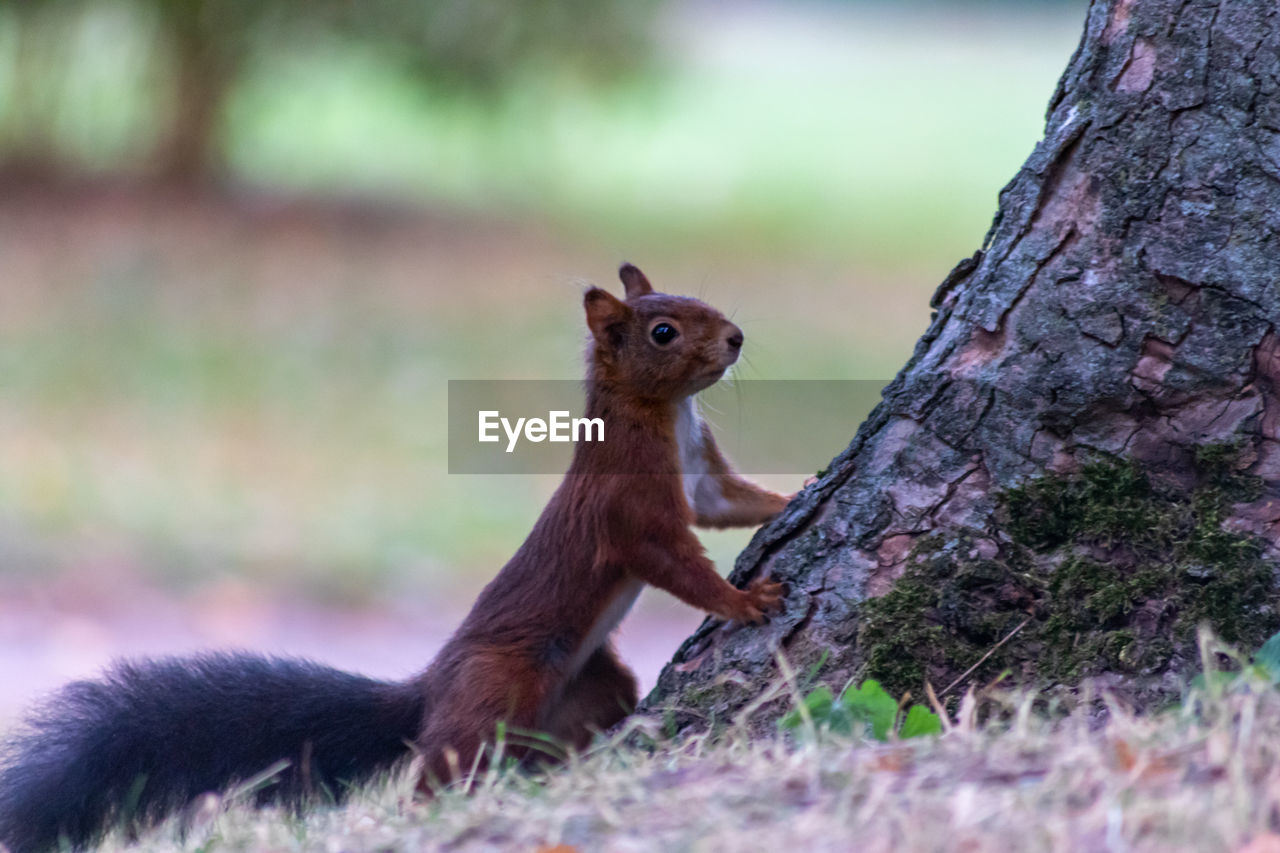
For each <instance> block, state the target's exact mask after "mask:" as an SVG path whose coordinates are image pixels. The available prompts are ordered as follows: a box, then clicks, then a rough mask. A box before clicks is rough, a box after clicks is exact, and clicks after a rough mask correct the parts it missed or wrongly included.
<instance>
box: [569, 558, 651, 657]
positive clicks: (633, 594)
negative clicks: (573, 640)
mask: <svg viewBox="0 0 1280 853" xmlns="http://www.w3.org/2000/svg"><path fill="white" fill-rule="evenodd" d="M642 589H644V581H642V580H637V579H634V578H629V579H627V580H626V581H624V582H623V584H622V585H621V586H620V587H619V588H618V592H617V594H616V595H614V597H613V601H611V602H609V606H608V607H606V608H605V609H604V611H603V612H602V613H601V614H600V616H599V618H597V619H596V622H595V624H594V625H592V626H591V630H590V631H589V632H588V633H587V636H586V637H584V638H583V640H582V645H580V646H578V650H577V651H576V652H574V654H573V657H572V658H571V659H570V660H569V667H568V677H569V678H573V676H575V675H577V674H578V671H579V670H581V669H582V665H583V664H585V663H586V662H587V658H589V657H591V655H593V654H594V653H595V651H596V649H598V648H600V647H601V646H602V645H604V641H605V640H606V639H608V637H609V635H610V634H612V633H613V629H614V628H617V627H618V624H619V623H620V622H622V619H623V617H625V616H626V615H627V611H629V610H630V609H631V605H633V604H635V603H636V599H637V598H638V597H639V596H640V590H642Z"/></svg>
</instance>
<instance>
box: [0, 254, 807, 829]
mask: <svg viewBox="0 0 1280 853" xmlns="http://www.w3.org/2000/svg"><path fill="white" fill-rule="evenodd" d="M619 276H620V278H621V279H622V282H623V284H624V286H625V288H626V298H625V300H621V299H618V298H616V297H614V296H613V295H611V294H610V293H608V292H606V291H604V290H602V289H600V288H598V287H591V288H590V289H588V290H587V291H586V293H585V295H584V298H583V304H584V307H585V310H586V320H587V327H588V329H589V330H590V343H589V346H588V353H587V383H586V387H587V400H586V416H587V417H589V418H597V417H598V418H602V419H603V420H604V422H605V429H606V435H607V436H608V438H609V440H608V441H604V442H580V443H578V444H576V445H575V447H574V456H573V461H572V463H571V464H570V467H569V470H568V472H567V474H566V475H565V478H564V481H563V482H562V483H561V485H560V487H559V488H558V489H557V490H556V492H555V494H554V495H553V496H552V497H551V499H550V501H549V502H548V503H547V506H546V508H545V509H543V511H542V514H541V516H539V518H538V520H537V522H536V523H535V524H534V527H533V531H532V532H531V533H530V534H529V536H528V538H527V539H526V540H525V542H524V544H523V545H521V546H520V548H519V550H517V551H516V553H515V555H514V556H513V557H512V558H511V560H510V561H509V562H508V563H507V564H506V565H505V566H504V567H503V568H502V570H501V571H500V572H499V573H498V575H497V576H496V577H495V578H494V579H493V580H492V581H491V582H490V583H489V585H488V586H486V587H485V589H484V590H483V591H482V592H481V593H480V595H479V597H478V598H477V599H476V602H475V604H474V606H473V607H472V609H471V612H470V613H469V614H468V615H467V617H466V619H465V620H464V621H463V623H462V625H461V626H460V627H459V628H458V630H457V632H456V633H455V634H454V635H453V637H452V638H451V639H450V640H449V641H448V642H447V643H446V645H445V646H444V648H443V649H442V650H441V651H440V653H439V655H438V656H437V657H436V659H435V660H434V661H433V662H432V663H431V665H430V666H429V667H428V668H427V669H426V671H425V672H423V673H422V674H421V675H419V676H417V677H415V678H412V679H410V680H409V681H407V682H400V683H389V682H380V681H374V680H371V679H366V678H363V677H361V676H356V675H351V674H348V673H343V672H340V671H337V670H333V669H329V668H327V667H323V666H319V665H317V664H312V663H309V662H304V661H294V660H281V659H272V658H264V657H260V656H255V655H249V654H211V655H202V656H197V657H194V658H187V659H181V658H171V659H163V660H158V661H150V662H142V663H136V664H135V663H123V664H119V665H117V666H116V667H115V668H114V669H113V670H111V671H109V672H108V673H107V675H106V676H104V677H103V679H102V680H99V681H85V682H76V683H73V684H71V685H68V686H67V687H65V688H63V690H62V691H61V692H59V693H57V694H55V695H54V696H53V697H52V698H51V700H49V701H48V702H47V703H46V704H45V705H44V706H43V707H42V708H41V709H40V710H39V711H38V712H37V713H35V714H34V715H33V716H32V717H31V718H30V719H29V721H28V725H27V727H26V729H25V730H23V731H22V732H20V733H19V734H18V735H16V736H15V737H13V738H11V740H10V741H9V744H8V746H7V749H6V752H5V762H4V766H3V768H0V842H3V843H4V844H6V845H7V846H8V847H9V849H10V850H11V851H12V853H38V851H46V850H51V849H57V848H59V847H61V846H70V847H72V848H82V847H84V846H86V845H88V844H91V843H93V842H94V841H95V840H96V839H98V838H100V837H101V835H102V834H103V833H104V832H105V831H106V830H107V829H109V828H111V827H113V826H119V825H123V826H124V827H126V828H127V829H129V830H130V831H136V830H137V829H139V828H141V827H143V826H145V825H147V824H149V823H151V822H154V821H155V820H158V819H160V818H162V817H163V816H164V815H166V814H168V813H171V812H173V811H174V810H177V809H181V808H183V807H184V806H185V805H186V804H188V803H189V802H191V801H192V800H193V799H195V798H196V797H198V796H199V795H201V794H202V793H204V792H207V791H221V790H225V789H226V788H228V787H229V786H230V785H231V784H233V783H234V782H236V781H242V780H244V779H247V778H250V777H253V776H255V775H257V774H260V773H262V772H263V771H264V770H267V769H268V768H271V767H273V766H275V767H283V768H284V769H282V770H280V771H279V772H278V774H277V775H276V776H275V777H274V779H273V784H270V785H268V786H266V787H264V788H263V789H262V790H261V793H260V794H259V795H258V798H259V800H260V801H262V802H269V801H276V802H281V801H283V802H286V803H289V804H292V805H295V806H297V805H300V804H301V803H302V802H303V801H305V800H306V799H307V798H308V797H311V796H313V795H314V794H315V793H316V792H317V791H321V792H327V793H328V794H330V795H331V796H333V797H341V796H342V794H343V793H344V791H345V789H346V787H349V786H350V785H352V784H355V783H358V782H360V781H363V780H365V779H368V778H369V777H370V776H372V775H373V774H375V773H377V772H379V771H385V770H387V769H389V768H390V767H392V766H394V765H395V764H396V763H397V762H399V761H400V760H402V759H403V758H404V757H406V756H408V755H410V754H416V755H418V756H419V757H420V760H421V762H422V768H423V770H422V774H421V776H420V781H419V786H418V787H419V790H420V791H423V792H425V793H428V794H429V793H430V792H431V791H432V790H433V789H435V788H436V787H438V786H441V785H448V784H450V783H456V782H458V781H459V780H460V779H462V778H464V777H465V776H466V775H467V774H468V773H469V772H470V771H471V770H472V769H473V768H478V767H483V766H485V763H486V761H487V760H488V759H487V745H488V744H490V743H492V742H493V741H494V739H495V736H496V735H497V733H498V731H499V728H500V727H505V728H506V729H507V730H508V731H511V732H516V733H519V732H543V733H546V734H548V735H550V736H551V737H552V738H554V739H555V740H556V741H559V742H561V743H563V744H566V745H568V746H570V747H573V748H582V747H584V746H586V745H587V744H588V743H589V742H590V740H591V738H592V737H593V736H594V734H595V733H597V732H602V731H605V730H608V729H609V728H611V727H612V726H614V725H615V724H617V723H618V722H619V721H621V720H622V719H623V718H625V717H626V716H627V715H628V714H629V713H630V712H631V711H632V710H633V709H634V707H635V704H636V699H637V695H636V682H635V677H634V676H633V675H632V673H631V672H630V670H628V669H627V667H626V666H625V665H624V664H622V663H621V662H620V661H619V660H618V658H617V656H616V655H615V653H614V651H613V648H612V646H611V645H610V642H609V636H610V634H611V633H612V631H613V629H614V628H615V627H617V625H618V623H619V622H620V621H621V620H622V618H623V617H624V616H625V615H626V613H627V611H628V610H629V609H630V607H631V605H632V604H633V603H634V601H635V599H636V597H637V596H638V595H639V593H640V590H641V589H642V587H643V586H644V585H645V584H651V585H653V586H656V587H659V588H661V589H664V590H666V591H667V592H670V593H671V594H672V595H674V596H676V597H677V598H679V599H681V600H682V601H685V602H686V603H688V604H690V605H692V606H694V607H697V608H699V609H702V610H705V611H707V612H708V613H711V614H714V615H716V616H719V617H721V618H722V619H730V620H738V621H742V622H758V621H760V620H762V619H764V618H765V616H766V615H767V614H769V613H770V612H773V611H775V610H776V609H777V608H779V607H780V606H781V602H782V596H783V589H782V586H781V585H780V584H778V583H775V582H773V581H771V580H768V579H764V578H760V579H757V580H755V581H753V582H752V583H751V584H750V585H749V586H748V587H747V588H746V589H738V588H736V587H734V586H732V585H731V584H729V583H728V582H727V581H725V580H724V579H723V578H721V577H720V575H719V574H717V573H716V570H715V566H714V565H713V564H712V562H711V560H710V559H708V558H707V556H706V554H705V553H704V551H703V548H702V545H701V543H700V542H699V541H698V538H697V537H696V536H695V535H694V533H693V532H692V530H690V525H691V524H697V525H701V526H707V527H730V526H749V525H757V524H761V523H763V522H765V521H768V520H769V519H771V518H773V517H774V516H775V515H777V514H778V513H779V512H781V510H782V509H783V507H784V506H785V505H786V502H787V498H785V497H783V496H782V495H779V494H776V493H774V492H771V491H768V490H766V489H763V488H761V487H760V486H758V485H756V484H754V483H751V482H749V481H747V480H745V479H743V478H742V477H740V476H738V475H737V474H736V473H735V472H734V471H733V469H732V468H731V467H730V466H729V463H728V462H727V461H726V460H725V458H724V456H723V455H722V454H721V453H720V451H719V449H718V448H717V447H716V443H715V440H714V438H713V436H712V433H711V431H710V429H709V428H708V427H707V425H706V423H705V422H703V421H702V420H701V418H700V417H699V416H698V414H697V411H696V408H695V405H694V399H693V397H694V395H695V394H696V393H697V392H698V391H700V390H702V389H704V388H707V387H709V386H710V385H712V384H713V383H715V382H716V381H717V380H719V379H720V377H721V376H723V375H724V372H725V371H726V370H727V369H728V368H729V366H730V365H732V364H733V363H734V362H735V361H737V359H738V355H739V352H740V351H741V348H742V343H743V335H742V330H741V329H739V328H738V327H737V326H735V325H734V324H733V323H731V322H729V321H728V320H727V319H725V317H724V316H723V315H722V314H720V312H718V311H716V310H715V309H714V308H712V307H711V306H709V305H707V304H705V303H703V302H700V301H698V300H696V299H692V298H689V297H681V296H671V295H668V294H664V293H657V292H655V291H654V290H653V288H652V286H651V285H650V284H649V281H648V279H647V278H645V276H644V274H643V273H642V272H640V270H639V269H637V268H636V267H634V266H632V265H630V264H625V265H623V266H622V268H621V269H620V271H619ZM410 745H411V746H410ZM504 748H505V751H506V754H507V755H512V756H514V757H516V758H522V757H530V758H532V757H534V756H535V754H534V753H533V752H531V751H530V746H529V744H528V742H525V741H522V740H521V739H520V738H518V737H517V738H513V739H512V740H511V741H510V742H509V743H507V744H505V745H504Z"/></svg>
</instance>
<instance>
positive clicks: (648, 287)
mask: <svg viewBox="0 0 1280 853" xmlns="http://www.w3.org/2000/svg"><path fill="white" fill-rule="evenodd" d="M618 278H620V279H622V284H623V286H624V287H626V289H627V298H628V299H634V298H636V297H637V296H644V295H645V294H647V293H653V285H652V284H650V283H649V279H647V278H645V275H644V273H642V272H640V268H639V267H637V266H635V265H634V264H623V265H622V266H621V267H619V268H618Z"/></svg>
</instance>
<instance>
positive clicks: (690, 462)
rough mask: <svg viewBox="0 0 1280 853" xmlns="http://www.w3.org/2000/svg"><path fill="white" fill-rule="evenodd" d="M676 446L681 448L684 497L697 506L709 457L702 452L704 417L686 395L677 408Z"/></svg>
mask: <svg viewBox="0 0 1280 853" xmlns="http://www.w3.org/2000/svg"><path fill="white" fill-rule="evenodd" d="M676 446H677V447H678V448H679V449H680V473H681V475H682V476H683V479H684V497H685V500H687V501H688V502H689V506H696V505H697V494H698V484H699V482H700V481H701V480H702V478H703V476H704V475H705V474H707V473H708V470H707V458H706V456H705V454H704V453H703V452H702V417H701V416H700V415H699V414H698V404H697V403H696V402H695V401H694V398H693V397H685V398H684V399H683V400H681V401H680V406H679V408H677V409H676Z"/></svg>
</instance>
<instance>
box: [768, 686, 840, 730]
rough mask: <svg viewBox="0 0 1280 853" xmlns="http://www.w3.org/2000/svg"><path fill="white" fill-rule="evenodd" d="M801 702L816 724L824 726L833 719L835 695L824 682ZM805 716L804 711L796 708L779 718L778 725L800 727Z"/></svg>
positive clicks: (785, 727)
mask: <svg viewBox="0 0 1280 853" xmlns="http://www.w3.org/2000/svg"><path fill="white" fill-rule="evenodd" d="M800 704H801V705H802V706H803V707H804V709H805V711H807V712H808V714H809V717H810V718H812V719H813V722H814V724H815V725H818V726H824V725H827V724H828V723H829V722H830V720H831V710H832V707H833V706H834V705H835V697H834V696H832V695H831V688H829V687H827V686H826V685H825V684H822V685H819V686H818V687H816V688H814V689H813V690H812V691H811V692H810V693H809V695H808V696H806V697H804V698H803V699H801V700H800ZM804 717H805V714H804V711H801V710H800V709H799V708H796V709H795V710H793V711H789V712H788V713H787V714H786V716H784V717H783V718H782V719H781V720H779V721H778V725H779V726H781V727H782V728H784V729H794V728H798V727H799V726H800V725H801V724H802V723H803V722H804Z"/></svg>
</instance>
